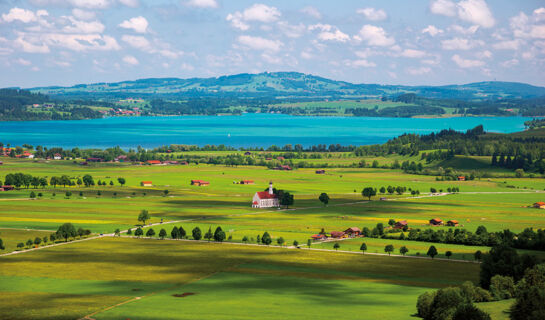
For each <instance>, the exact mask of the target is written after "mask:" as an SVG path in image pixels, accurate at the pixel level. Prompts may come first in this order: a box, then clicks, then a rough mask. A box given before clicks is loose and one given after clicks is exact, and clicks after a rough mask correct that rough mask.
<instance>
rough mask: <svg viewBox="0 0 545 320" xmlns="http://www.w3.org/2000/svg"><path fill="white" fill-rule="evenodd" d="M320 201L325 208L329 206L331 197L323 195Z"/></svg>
mask: <svg viewBox="0 0 545 320" xmlns="http://www.w3.org/2000/svg"><path fill="white" fill-rule="evenodd" d="M318 199H319V200H320V201H321V202H322V203H323V204H324V207H325V206H327V204H328V203H329V196H328V195H327V193H325V192H324V193H322V194H321V195H320V196H319V197H318Z"/></svg>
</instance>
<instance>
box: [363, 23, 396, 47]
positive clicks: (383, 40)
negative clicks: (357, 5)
mask: <svg viewBox="0 0 545 320" xmlns="http://www.w3.org/2000/svg"><path fill="white" fill-rule="evenodd" d="M359 36H360V37H361V39H362V40H365V41H366V42H367V44H369V45H371V46H391V45H393V44H394V43H395V40H394V38H392V37H388V35H387V33H386V31H384V29H382V28H381V27H377V26H373V25H369V24H366V25H364V26H363V27H362V28H361V29H360V32H359Z"/></svg>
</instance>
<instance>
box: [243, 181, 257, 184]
mask: <svg viewBox="0 0 545 320" xmlns="http://www.w3.org/2000/svg"><path fill="white" fill-rule="evenodd" d="M240 184H254V180H242V181H240Z"/></svg>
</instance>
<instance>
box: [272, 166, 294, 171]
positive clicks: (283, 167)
mask: <svg viewBox="0 0 545 320" xmlns="http://www.w3.org/2000/svg"><path fill="white" fill-rule="evenodd" d="M274 170H284V171H290V170H291V167H290V166H288V165H282V166H278V167H276V168H274Z"/></svg>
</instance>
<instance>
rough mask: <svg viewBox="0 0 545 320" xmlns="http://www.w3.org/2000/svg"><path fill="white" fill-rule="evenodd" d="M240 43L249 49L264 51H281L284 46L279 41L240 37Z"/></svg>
mask: <svg viewBox="0 0 545 320" xmlns="http://www.w3.org/2000/svg"><path fill="white" fill-rule="evenodd" d="M237 40H238V42H239V43H240V44H242V45H244V46H246V47H248V48H251V49H255V50H264V51H273V52H276V51H279V50H280V47H282V46H283V45H284V44H283V43H282V42H281V41H279V40H270V39H266V38H262V37H253V36H247V35H243V36H239V37H238V38H237Z"/></svg>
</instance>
